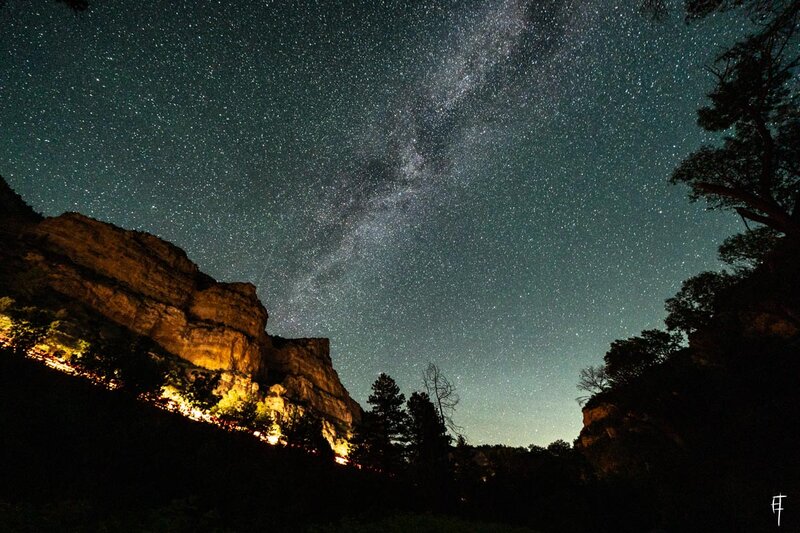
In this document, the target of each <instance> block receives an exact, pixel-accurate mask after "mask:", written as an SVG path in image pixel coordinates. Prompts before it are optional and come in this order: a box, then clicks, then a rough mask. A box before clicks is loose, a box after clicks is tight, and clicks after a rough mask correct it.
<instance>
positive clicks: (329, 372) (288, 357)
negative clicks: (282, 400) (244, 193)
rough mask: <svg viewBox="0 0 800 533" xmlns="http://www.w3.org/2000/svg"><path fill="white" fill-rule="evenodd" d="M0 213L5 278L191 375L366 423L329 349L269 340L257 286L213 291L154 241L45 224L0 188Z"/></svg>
mask: <svg viewBox="0 0 800 533" xmlns="http://www.w3.org/2000/svg"><path fill="white" fill-rule="evenodd" d="M0 206H2V207H3V212H2V213H0V219H2V220H0V222H2V223H3V224H2V225H3V226H4V228H6V231H5V232H0V236H1V237H2V238H3V240H4V241H6V242H5V244H7V245H8V246H5V248H6V250H13V251H14V252H13V255H14V256H15V257H11V254H10V252H6V253H5V254H4V257H3V262H4V263H5V267H6V269H8V268H11V267H9V265H12V264H16V265H22V268H25V269H29V270H31V271H36V272H38V273H39V275H40V276H41V279H42V280H43V283H46V284H47V285H48V286H49V287H50V288H52V289H54V290H55V291H57V292H59V293H61V294H62V295H65V296H67V297H69V298H71V299H74V300H77V301H79V302H80V303H82V304H84V305H86V306H88V307H89V308H91V309H93V310H94V311H97V312H99V313H100V314H101V315H103V316H105V317H106V318H108V319H110V320H112V321H113V322H115V323H117V324H120V325H122V326H124V327H126V328H128V329H130V330H131V331H133V332H135V333H137V334H139V335H144V336H147V337H149V338H151V339H152V340H154V341H155V342H156V343H157V344H159V345H160V346H161V347H162V348H163V349H164V350H166V351H168V352H170V353H172V354H174V355H176V356H178V357H181V358H183V359H185V360H187V361H189V362H191V363H192V364H194V365H197V366H200V367H204V368H208V369H211V370H221V371H227V372H233V373H237V374H243V375H245V376H248V377H250V378H251V379H253V380H257V381H261V382H268V383H271V384H273V388H276V387H274V385H280V387H277V390H280V391H281V392H282V393H283V394H285V397H286V399H287V400H288V401H291V402H294V403H298V404H301V405H306V406H310V407H311V408H313V409H314V410H316V411H318V412H319V413H320V414H321V415H322V416H323V417H324V418H326V419H328V421H329V422H331V423H332V424H333V425H334V426H337V427H349V426H350V425H351V424H352V422H353V421H354V420H356V419H358V418H359V417H360V412H361V409H360V407H359V406H358V404H357V403H356V402H355V401H353V400H352V399H351V398H350V395H349V394H348V392H347V390H346V389H345V388H344V386H342V384H341V382H340V380H339V377H338V375H337V374H336V371H335V370H334V368H333V365H332V361H331V359H330V355H329V342H328V340H327V339H283V338H280V337H271V336H269V335H268V334H267V333H266V331H265V328H266V325H267V319H268V314H267V310H266V309H265V308H264V306H263V305H262V304H261V302H260V301H259V299H258V297H257V295H256V288H255V286H253V285H252V284H249V283H220V282H217V281H215V280H214V279H213V278H211V277H210V276H208V275H207V274H204V273H202V272H201V271H200V270H199V268H198V267H197V265H196V264H194V263H193V262H192V261H190V260H189V258H188V257H187V256H186V253H185V252H184V251H183V250H181V249H180V248H178V247H177V246H174V245H172V244H170V243H168V242H166V241H164V240H162V239H159V238H158V237H156V236H154V235H150V234H148V233H142V232H138V231H130V230H125V229H122V228H119V227H116V226H114V225H112V224H108V223H105V222H100V221H98V220H95V219H92V218H89V217H86V216H84V215H81V214H78V213H66V214H63V215H61V216H58V217H52V218H44V219H42V218H41V217H38V216H37V215H35V214H34V213H33V212H32V210H30V208H28V207H27V206H26V205H25V204H24V202H22V200H21V199H20V198H19V197H18V196H17V195H16V194H14V193H13V191H12V190H11V189H10V188H9V187H8V186H7V185H6V183H5V182H4V181H3V180H2V178H0ZM9 228H13V229H12V230H9ZM14 268H20V267H14ZM270 390H272V389H270Z"/></svg>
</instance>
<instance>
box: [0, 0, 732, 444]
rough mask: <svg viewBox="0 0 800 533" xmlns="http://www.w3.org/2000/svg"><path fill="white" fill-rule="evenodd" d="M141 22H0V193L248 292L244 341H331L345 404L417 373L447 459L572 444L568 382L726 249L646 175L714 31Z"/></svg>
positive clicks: (494, 4)
mask: <svg viewBox="0 0 800 533" xmlns="http://www.w3.org/2000/svg"><path fill="white" fill-rule="evenodd" d="M134 4H135V5H134ZM139 4H140V3H131V2H123V1H121V0H107V1H102V0H96V1H95V2H92V8H91V9H90V11H88V12H87V13H85V14H82V15H79V16H77V17H76V16H75V15H73V14H72V13H70V12H69V11H68V10H66V9H65V8H63V7H62V6H59V5H55V4H53V3H51V2H44V1H43V2H36V3H33V2H24V1H22V0H16V1H13V0H9V1H8V2H6V3H5V6H4V7H2V8H0V23H1V24H2V27H3V28H4V30H3V32H2V34H0V125H1V126H2V131H3V135H2V136H0V173H2V174H3V175H4V176H5V177H6V178H7V179H8V181H9V182H10V184H11V185H12V186H13V187H15V188H16V189H17V190H18V191H19V192H20V193H21V194H22V195H23V196H24V197H25V198H26V199H27V200H28V201H29V202H30V203H31V204H32V205H33V206H34V207H35V208H37V209H39V210H41V211H43V212H44V213H46V214H58V213H60V212H63V211H67V210H75V211H80V212H83V213H86V214H88V215H91V216H94V217H97V218H99V219H102V220H107V221H110V222H113V223H115V224H117V225H120V226H124V227H129V228H135V229H140V230H144V231H149V232H152V233H155V234H157V235H159V236H161V237H163V238H165V239H168V240H170V241H172V242H175V243H176V244H177V245H179V246H181V247H182V248H184V249H185V250H186V251H187V253H188V254H189V257H190V258H192V259H193V260H194V261H195V262H197V263H198V264H199V265H200V267H201V268H202V269H203V270H205V271H207V272H209V273H210V274H212V275H213V276H215V277H216V278H218V279H221V280H224V281H236V280H241V281H251V282H253V283H255V284H256V285H257V286H258V288H259V295H260V296H261V298H262V300H263V301H264V302H265V304H266V306H267V308H268V309H269V311H270V321H269V325H268V330H269V331H270V332H271V333H275V334H282V335H286V336H328V337H330V338H331V340H332V352H333V353H332V355H333V360H334V365H335V366H336V368H337V369H338V371H339V373H340V376H341V378H342V381H343V382H344V384H345V386H346V387H347V388H348V389H349V390H350V391H351V393H352V394H353V395H354V397H355V398H356V399H357V400H359V401H360V402H361V403H362V405H363V404H364V403H365V400H366V397H367V395H368V393H369V386H370V384H371V383H372V381H373V380H374V379H375V377H376V376H377V374H378V373H379V372H388V373H389V374H390V375H392V376H394V377H395V378H396V380H397V381H398V383H399V384H400V386H401V388H402V389H403V390H404V391H405V392H406V394H407V395H408V394H410V392H411V391H413V390H414V389H416V388H418V387H420V386H421V379H420V372H421V369H422V368H423V367H424V366H425V364H426V363H427V362H428V361H435V362H436V363H438V364H439V366H440V367H441V368H442V369H443V370H444V371H445V373H446V374H448V375H449V376H450V377H451V378H452V379H453V381H454V383H455V384H456V386H457V387H458V388H459V392H460V395H461V397H462V404H461V405H460V406H459V410H458V413H457V416H456V419H457V420H456V421H457V422H458V423H459V424H460V425H462V426H463V427H464V432H465V433H466V436H467V437H468V439H469V440H470V441H472V442H476V443H477V442H502V443H508V444H515V445H527V444H530V443H537V444H547V443H548V442H550V441H552V440H554V439H556V438H563V439H566V440H572V439H573V438H574V437H575V436H576V435H577V432H578V430H579V428H580V420H581V415H580V409H579V407H578V405H577V404H576V403H575V401H574V398H575V397H576V396H577V395H578V391H576V390H575V382H576V377H577V373H578V371H579V369H580V368H582V367H585V366H587V365H589V364H597V363H599V362H600V361H601V359H602V356H603V353H604V352H605V350H606V349H607V346H608V343H609V342H610V341H612V340H613V339H615V338H621V337H627V336H630V335H634V334H636V333H638V332H639V331H640V330H641V329H644V328H649V327H655V326H658V325H659V323H660V321H661V320H663V317H664V311H663V300H664V299H665V298H667V297H669V296H671V295H672V294H674V292H675V291H677V289H678V288H679V287H680V282H681V281H682V280H683V279H685V278H687V277H689V276H691V275H693V274H695V273H697V272H699V271H701V270H704V269H710V268H718V265H717V263H716V258H715V247H716V245H717V244H718V243H719V242H720V241H721V240H722V239H723V238H724V237H725V236H727V235H729V234H731V233H733V232H734V231H737V230H738V229H739V227H738V224H740V222H738V221H737V220H735V219H733V218H732V217H729V216H726V215H723V214H709V213H705V212H703V209H702V206H699V205H695V204H690V203H689V202H688V201H687V200H686V196H685V194H686V191H685V190H681V189H680V188H678V187H672V186H670V185H669V184H668V183H667V178H668V177H669V174H670V172H671V170H672V169H673V168H674V166H675V165H676V164H677V163H678V162H679V161H680V160H681V158H682V157H684V156H686V155H687V154H688V153H689V152H690V151H691V150H693V149H694V148H696V147H697V146H698V145H699V144H700V143H702V142H704V141H707V140H709V139H707V138H705V137H704V136H703V134H702V132H700V131H699V129H698V128H697V127H696V126H695V110H696V108H697V107H698V106H699V105H700V104H701V103H702V101H703V94H704V92H706V91H707V90H708V88H709V86H710V83H711V80H710V79H709V78H708V76H707V74H706V73H705V72H704V70H703V65H704V64H706V63H708V62H709V61H710V60H711V59H712V58H713V56H714V53H715V52H716V51H718V50H719V49H720V48H721V47H722V46H723V45H724V44H725V43H727V42H730V40H731V38H732V37H735V36H736V35H737V32H739V31H741V28H739V27H737V26H736V25H735V24H733V23H732V22H731V20H729V19H725V18H723V17H717V18H712V19H711V20H709V21H707V22H705V23H704V24H702V25H698V26H696V27H693V26H692V27H687V26H686V25H685V24H684V23H683V22H682V20H681V17H680V14H679V9H675V10H673V16H672V18H670V19H668V20H666V21H664V22H663V23H660V24H654V23H652V22H650V21H648V20H647V19H646V18H643V17H642V16H641V15H640V14H639V12H638V10H637V7H636V5H635V3H631V2H622V1H619V2H615V1H611V0H608V1H601V0H590V1H557V0H552V1H540V2H523V1H511V0H506V1H489V2H457V1H440V2H434V1H432V2H408V3H404V2H388V1H387V2H374V1H364V2H355V3H350V4H348V6H347V7H341V6H339V7H335V8H334V7H332V5H333V4H328V3H325V2H302V3H300V2H298V3H278V2H268V1H253V2H226V3H215V2H153V3H147V4H148V5H147V6H144V5H139ZM31 5H33V7H31ZM676 7H679V6H676Z"/></svg>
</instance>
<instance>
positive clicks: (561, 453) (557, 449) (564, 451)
mask: <svg viewBox="0 0 800 533" xmlns="http://www.w3.org/2000/svg"><path fill="white" fill-rule="evenodd" d="M547 451H548V452H550V453H551V454H553V455H555V456H556V457H567V456H569V455H570V454H571V453H572V446H570V445H569V443H568V442H567V441H565V440H564V439H558V440H554V441H553V442H551V443H550V444H548V445H547Z"/></svg>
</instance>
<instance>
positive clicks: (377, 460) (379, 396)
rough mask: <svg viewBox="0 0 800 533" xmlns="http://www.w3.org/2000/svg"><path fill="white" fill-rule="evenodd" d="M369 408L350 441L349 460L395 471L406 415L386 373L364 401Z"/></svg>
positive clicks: (401, 452) (401, 398) (400, 459)
mask: <svg viewBox="0 0 800 533" xmlns="http://www.w3.org/2000/svg"><path fill="white" fill-rule="evenodd" d="M367 403H369V404H370V405H371V406H372V409H371V410H370V411H369V412H368V413H364V417H363V419H362V421H361V423H360V424H359V425H358V426H357V427H356V432H355V433H356V434H355V437H354V439H353V452H352V458H353V461H354V462H356V463H358V464H362V465H364V466H368V467H371V468H376V469H378V470H383V471H388V472H397V471H399V470H400V469H401V468H402V466H403V464H404V458H403V455H404V450H405V434H406V425H407V419H408V415H407V414H406V412H405V411H404V410H403V404H404V403H405V396H404V395H403V394H402V393H401V392H400V387H398V386H397V383H395V381H394V380H393V379H392V378H391V377H390V376H388V375H387V374H381V375H380V376H378V379H376V380H375V382H374V383H373V384H372V394H370V396H369V398H368V399H367Z"/></svg>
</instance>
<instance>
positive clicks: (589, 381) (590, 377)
mask: <svg viewBox="0 0 800 533" xmlns="http://www.w3.org/2000/svg"><path fill="white" fill-rule="evenodd" d="M610 386H611V381H610V380H609V379H608V372H606V367H605V366H603V365H598V366H589V367H586V368H583V369H581V373H580V380H579V381H578V385H577V387H578V390H582V391H585V392H588V393H589V395H588V396H579V397H578V403H580V404H584V403H586V401H587V400H588V399H589V398H590V397H592V396H594V395H595V394H599V393H601V392H603V391H606V390H608V388H609V387H610Z"/></svg>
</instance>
